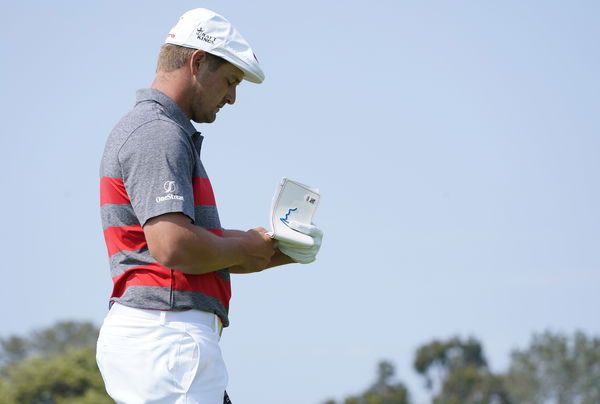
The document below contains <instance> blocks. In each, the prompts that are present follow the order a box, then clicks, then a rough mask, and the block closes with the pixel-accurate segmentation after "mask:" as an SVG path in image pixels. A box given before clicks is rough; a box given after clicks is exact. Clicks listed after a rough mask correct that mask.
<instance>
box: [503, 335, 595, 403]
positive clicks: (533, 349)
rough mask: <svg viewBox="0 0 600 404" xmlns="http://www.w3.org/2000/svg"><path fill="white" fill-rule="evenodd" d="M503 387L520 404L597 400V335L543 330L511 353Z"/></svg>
mask: <svg viewBox="0 0 600 404" xmlns="http://www.w3.org/2000/svg"><path fill="white" fill-rule="evenodd" d="M506 386H507V388H508V390H509V392H510V393H511V395H512V396H513V397H514V398H515V401H516V402H519V403H523V404H534V403H552V404H597V403H600V338H592V337H589V338H588V337H586V336H585V335H584V334H583V333H581V332H576V333H575V334H574V335H573V336H572V337H568V336H566V335H562V334H554V333H551V332H548V331H547V332H544V333H542V334H536V335H534V336H533V339H532V342H531V344H530V346H529V347H528V348H526V349H525V350H522V351H519V350H515V351H513V352H512V354H511V363H510V367H509V371H508V375H507V378H506Z"/></svg>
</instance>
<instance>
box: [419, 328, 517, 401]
mask: <svg viewBox="0 0 600 404" xmlns="http://www.w3.org/2000/svg"><path fill="white" fill-rule="evenodd" d="M414 368H415V370H416V371H417V373H419V374H420V375H421V376H423V378H424V379H425V386H426V388H427V389H428V390H429V391H431V392H432V393H434V397H433V402H434V403H435V404H479V403H481V404H483V403H486V404H487V403H499V404H508V403H509V402H510V401H509V399H508V395H507V394H506V391H505V389H504V387H503V378H502V377H501V376H498V375H494V374H492V373H491V372H490V371H489V370H488V368H487V361H486V359H485V356H484V354H483V348H482V346H481V344H480V343H479V341H477V340H475V339H473V338H469V339H468V340H466V341H462V340H461V339H459V338H457V337H456V338H452V339H450V340H448V341H438V340H434V341H432V342H430V343H428V344H425V345H423V346H421V347H420V348H419V349H418V350H417V352H416V355H415V361H414Z"/></svg>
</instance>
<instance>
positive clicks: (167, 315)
mask: <svg viewBox="0 0 600 404" xmlns="http://www.w3.org/2000/svg"><path fill="white" fill-rule="evenodd" d="M110 314H115V315H121V316H126V317H134V318H139V319H143V320H153V321H158V322H159V323H163V324H164V323H167V322H180V323H195V324H203V325H206V326H208V327H210V328H211V329H212V330H213V331H214V332H216V333H218V334H219V336H220V335H221V333H222V332H223V323H221V319H220V318H219V316H217V315H216V314H214V313H209V312H207V311H200V310H185V311H165V310H150V309H139V308H137V307H129V306H124V305H122V304H120V303H117V302H115V303H113V305H112V307H111V308H110Z"/></svg>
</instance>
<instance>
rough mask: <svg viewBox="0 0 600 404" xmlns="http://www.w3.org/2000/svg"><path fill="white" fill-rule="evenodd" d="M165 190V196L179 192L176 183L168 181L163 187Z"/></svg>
mask: <svg viewBox="0 0 600 404" xmlns="http://www.w3.org/2000/svg"><path fill="white" fill-rule="evenodd" d="M163 188H164V189H165V194H170V193H173V192H176V191H177V187H176V186H175V181H166V182H165V184H164V185H163Z"/></svg>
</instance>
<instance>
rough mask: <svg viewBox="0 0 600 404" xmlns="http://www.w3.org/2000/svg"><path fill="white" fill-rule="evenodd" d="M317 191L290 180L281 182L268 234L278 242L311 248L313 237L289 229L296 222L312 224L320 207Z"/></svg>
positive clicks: (276, 194)
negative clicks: (290, 224)
mask: <svg viewBox="0 0 600 404" xmlns="http://www.w3.org/2000/svg"><path fill="white" fill-rule="evenodd" d="M319 199H320V195H319V191H318V190H317V189H314V188H311V187H308V186H306V185H303V184H300V183H299V182H296V181H292V180H290V179H288V178H284V179H282V180H281V183H280V184H279V187H278V188H277V190H276V191H275V195H274V197H273V203H272V206H271V228H272V229H273V230H272V231H271V232H270V233H268V234H269V235H270V236H271V237H272V238H274V239H276V240H282V241H288V242H290V243H295V244H300V245H303V246H307V247H310V246H312V245H313V239H312V237H310V236H308V235H306V234H303V233H300V232H299V231H296V230H294V229H291V228H290V227H289V222H290V221H292V220H294V221H296V222H299V223H304V224H309V225H310V224H312V220H313V216H314V215H315V211H316V210H317V206H318V205H319Z"/></svg>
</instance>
